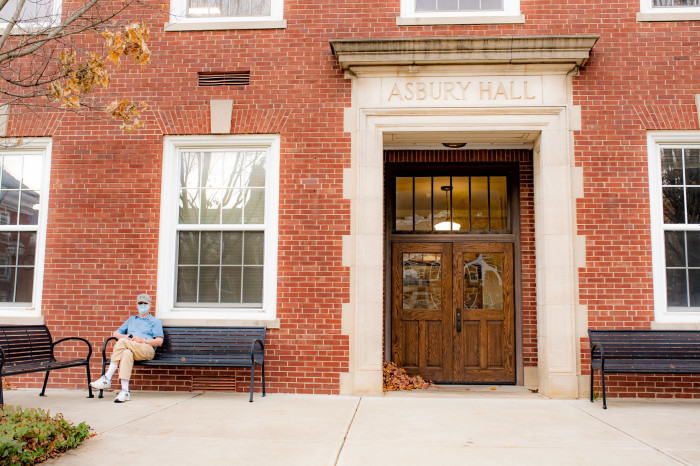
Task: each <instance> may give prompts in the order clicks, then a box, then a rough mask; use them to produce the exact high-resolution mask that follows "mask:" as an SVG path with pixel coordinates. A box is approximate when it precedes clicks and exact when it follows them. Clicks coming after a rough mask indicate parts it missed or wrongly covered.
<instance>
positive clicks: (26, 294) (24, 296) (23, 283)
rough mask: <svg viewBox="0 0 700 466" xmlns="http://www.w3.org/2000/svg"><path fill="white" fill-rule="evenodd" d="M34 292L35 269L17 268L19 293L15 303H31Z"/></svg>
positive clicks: (16, 295)
mask: <svg viewBox="0 0 700 466" xmlns="http://www.w3.org/2000/svg"><path fill="white" fill-rule="evenodd" d="M33 290H34V267H18V268H17V291H16V293H15V301H16V302H18V303H31V302H32V291H33Z"/></svg>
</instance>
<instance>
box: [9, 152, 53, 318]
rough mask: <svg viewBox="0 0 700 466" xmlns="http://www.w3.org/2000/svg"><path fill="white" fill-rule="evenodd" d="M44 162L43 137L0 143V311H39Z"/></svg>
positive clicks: (47, 154)
mask: <svg viewBox="0 0 700 466" xmlns="http://www.w3.org/2000/svg"><path fill="white" fill-rule="evenodd" d="M18 142H19V144H17V143H18ZM50 165H51V139H49V138H36V139H28V140H27V141H11V140H8V139H3V140H2V142H1V144H0V220H2V223H1V224H0V316H20V317H24V316H27V317H28V316H38V315H40V314H41V294H42V283H43V275H44V251H45V238H46V222H47V217H48V214H47V210H48V192H49V189H48V187H49V174H50Z"/></svg>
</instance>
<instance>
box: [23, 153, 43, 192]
mask: <svg viewBox="0 0 700 466" xmlns="http://www.w3.org/2000/svg"><path fill="white" fill-rule="evenodd" d="M41 165H42V157H41V156H40V155H25V156H24V170H23V172H22V185H23V186H22V189H26V190H29V191H39V190H40V189H41V178H42V175H43V169H42V167H41Z"/></svg>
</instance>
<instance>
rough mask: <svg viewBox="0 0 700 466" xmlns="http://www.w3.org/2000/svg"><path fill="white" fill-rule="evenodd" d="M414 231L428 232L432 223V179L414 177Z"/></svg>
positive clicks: (431, 227)
mask: <svg viewBox="0 0 700 466" xmlns="http://www.w3.org/2000/svg"><path fill="white" fill-rule="evenodd" d="M415 180H416V231H430V230H432V229H433V222H432V214H431V212H430V211H431V207H432V196H431V194H432V187H431V181H432V178H431V177H429V176H426V177H416V179H415Z"/></svg>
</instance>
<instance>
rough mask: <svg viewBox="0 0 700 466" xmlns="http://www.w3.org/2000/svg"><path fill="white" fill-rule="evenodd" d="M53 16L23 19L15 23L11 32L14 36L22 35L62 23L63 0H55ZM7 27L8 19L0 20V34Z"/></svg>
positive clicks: (44, 30)
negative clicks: (41, 19) (39, 19)
mask: <svg viewBox="0 0 700 466" xmlns="http://www.w3.org/2000/svg"><path fill="white" fill-rule="evenodd" d="M52 7H53V8H52V9H51V16H50V17H49V18H48V19H47V20H45V21H41V22H38V21H21V22H18V23H17V24H15V26H14V27H13V28H12V31H11V32H10V35H12V36H22V35H29V34H36V33H38V32H46V29H47V28H52V27H56V26H58V25H60V24H61V12H62V9H63V0H53V4H52ZM6 28H7V21H0V34H1V33H3V32H4V31H5V29H6Z"/></svg>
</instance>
